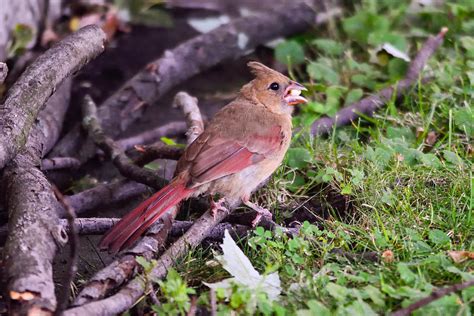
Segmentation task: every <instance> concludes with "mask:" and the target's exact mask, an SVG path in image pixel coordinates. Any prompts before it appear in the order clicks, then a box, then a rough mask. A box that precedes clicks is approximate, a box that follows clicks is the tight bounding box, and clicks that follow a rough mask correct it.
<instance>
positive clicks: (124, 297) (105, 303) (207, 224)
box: [64, 211, 227, 316]
mask: <svg viewBox="0 0 474 316" xmlns="http://www.w3.org/2000/svg"><path fill="white" fill-rule="evenodd" d="M226 216H227V214H226V213H224V212H218V213H217V214H216V216H215V217H213V215H212V214H211V212H210V211H207V212H206V213H204V215H202V216H201V217H200V218H199V219H198V220H197V221H196V222H195V224H194V225H193V226H191V228H190V229H189V230H188V231H187V232H186V233H185V234H184V235H183V236H182V237H181V238H179V239H178V240H177V241H176V242H175V243H173V244H172V245H171V246H170V247H169V248H168V249H167V250H166V251H165V252H164V253H163V255H162V256H161V257H160V258H159V259H158V260H157V264H156V266H155V268H154V269H153V270H152V271H151V273H150V277H151V278H153V279H161V278H163V277H164V276H166V273H167V271H168V269H169V268H171V267H172V266H173V265H174V264H175V263H176V260H177V259H179V258H180V257H182V256H183V255H185V254H186V253H187V252H188V251H189V250H190V249H192V248H195V247H197V246H198V245H199V244H200V243H201V242H202V241H203V240H204V239H205V238H206V236H208V235H209V233H210V232H211V231H212V229H213V228H214V227H215V226H217V224H219V223H220V222H221V221H222V220H223V219H224V218H225V217H226ZM145 238H146V237H145ZM122 259H123V258H122ZM119 271H123V269H120V270H119ZM116 274H117V272H115V274H113V275H112V276H113V277H114V279H116V276H117V275H116ZM125 280H126V279H125ZM125 280H124V281H125ZM122 284H123V283H122ZM144 291H145V287H144V284H143V279H142V277H140V276H136V277H134V278H133V279H132V280H131V281H130V282H128V283H127V284H126V285H124V286H123V287H121V289H120V290H119V291H118V292H117V293H116V294H114V295H112V296H110V297H108V298H105V299H102V300H97V301H94V302H91V303H88V304H85V305H82V306H78V307H74V308H71V309H69V310H66V311H65V312H64V315H68V316H69V315H110V314H118V313H121V312H124V311H126V310H128V309H129V308H130V307H131V306H132V305H133V304H134V303H135V302H136V301H137V300H138V299H139V298H140V297H141V296H142V295H143V294H144Z"/></svg>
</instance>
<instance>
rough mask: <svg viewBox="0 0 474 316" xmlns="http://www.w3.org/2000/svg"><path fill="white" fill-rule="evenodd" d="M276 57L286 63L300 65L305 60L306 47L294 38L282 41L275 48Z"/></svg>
mask: <svg viewBox="0 0 474 316" xmlns="http://www.w3.org/2000/svg"><path fill="white" fill-rule="evenodd" d="M275 58H276V59H277V60H278V61H279V62H281V63H283V64H285V65H290V64H292V65H299V64H302V63H303V62H304V49H303V46H301V45H300V44H299V43H298V42H296V41H294V40H289V41H285V42H283V43H280V44H279V45H278V46H277V47H276V48H275Z"/></svg>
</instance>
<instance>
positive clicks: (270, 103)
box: [241, 61, 308, 113]
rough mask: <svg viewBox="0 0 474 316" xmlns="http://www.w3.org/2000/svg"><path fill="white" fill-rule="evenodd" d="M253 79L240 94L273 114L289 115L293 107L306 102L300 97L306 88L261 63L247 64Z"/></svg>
mask: <svg viewBox="0 0 474 316" xmlns="http://www.w3.org/2000/svg"><path fill="white" fill-rule="evenodd" d="M247 65H248V66H249V67H250V70H251V71H252V73H253V74H254V75H255V79H254V80H252V81H251V82H249V83H248V84H246V85H245V86H244V87H243V88H242V90H241V94H242V95H243V96H244V97H246V98H248V99H250V100H252V101H254V102H256V103H258V104H262V105H263V106H265V107H267V108H268V109H269V110H270V111H272V112H275V113H291V112H292V111H293V106H294V105H297V104H300V103H306V102H308V101H307V100H306V99H305V98H304V97H302V96H301V91H303V90H306V88H305V87H304V86H303V85H301V84H299V83H298V82H296V81H293V80H291V79H290V78H288V77H287V76H285V75H283V74H281V73H279V72H278V71H276V70H273V69H271V68H269V67H267V66H265V65H263V64H261V63H258V62H255V61H251V62H249V63H248V64H247Z"/></svg>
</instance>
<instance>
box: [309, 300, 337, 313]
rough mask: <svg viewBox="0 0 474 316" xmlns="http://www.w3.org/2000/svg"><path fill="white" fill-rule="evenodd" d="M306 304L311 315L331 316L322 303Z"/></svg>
mask: <svg viewBox="0 0 474 316" xmlns="http://www.w3.org/2000/svg"><path fill="white" fill-rule="evenodd" d="M306 304H307V305H308V307H309V310H310V312H311V315H319V316H330V315H331V312H330V311H329V309H328V308H327V307H326V306H324V305H323V304H322V303H320V302H318V301H316V300H309V301H308V303H306Z"/></svg>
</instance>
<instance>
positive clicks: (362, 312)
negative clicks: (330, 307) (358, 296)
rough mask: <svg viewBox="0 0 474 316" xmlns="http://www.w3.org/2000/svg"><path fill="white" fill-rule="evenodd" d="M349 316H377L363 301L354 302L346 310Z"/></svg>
mask: <svg viewBox="0 0 474 316" xmlns="http://www.w3.org/2000/svg"><path fill="white" fill-rule="evenodd" d="M344 310H345V311H346V313H347V315H351V316H377V313H376V312H374V310H373V309H372V307H370V305H369V304H367V303H366V302H364V301H362V300H357V301H354V302H352V304H350V305H349V306H347V307H346V308H345V309H344Z"/></svg>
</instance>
